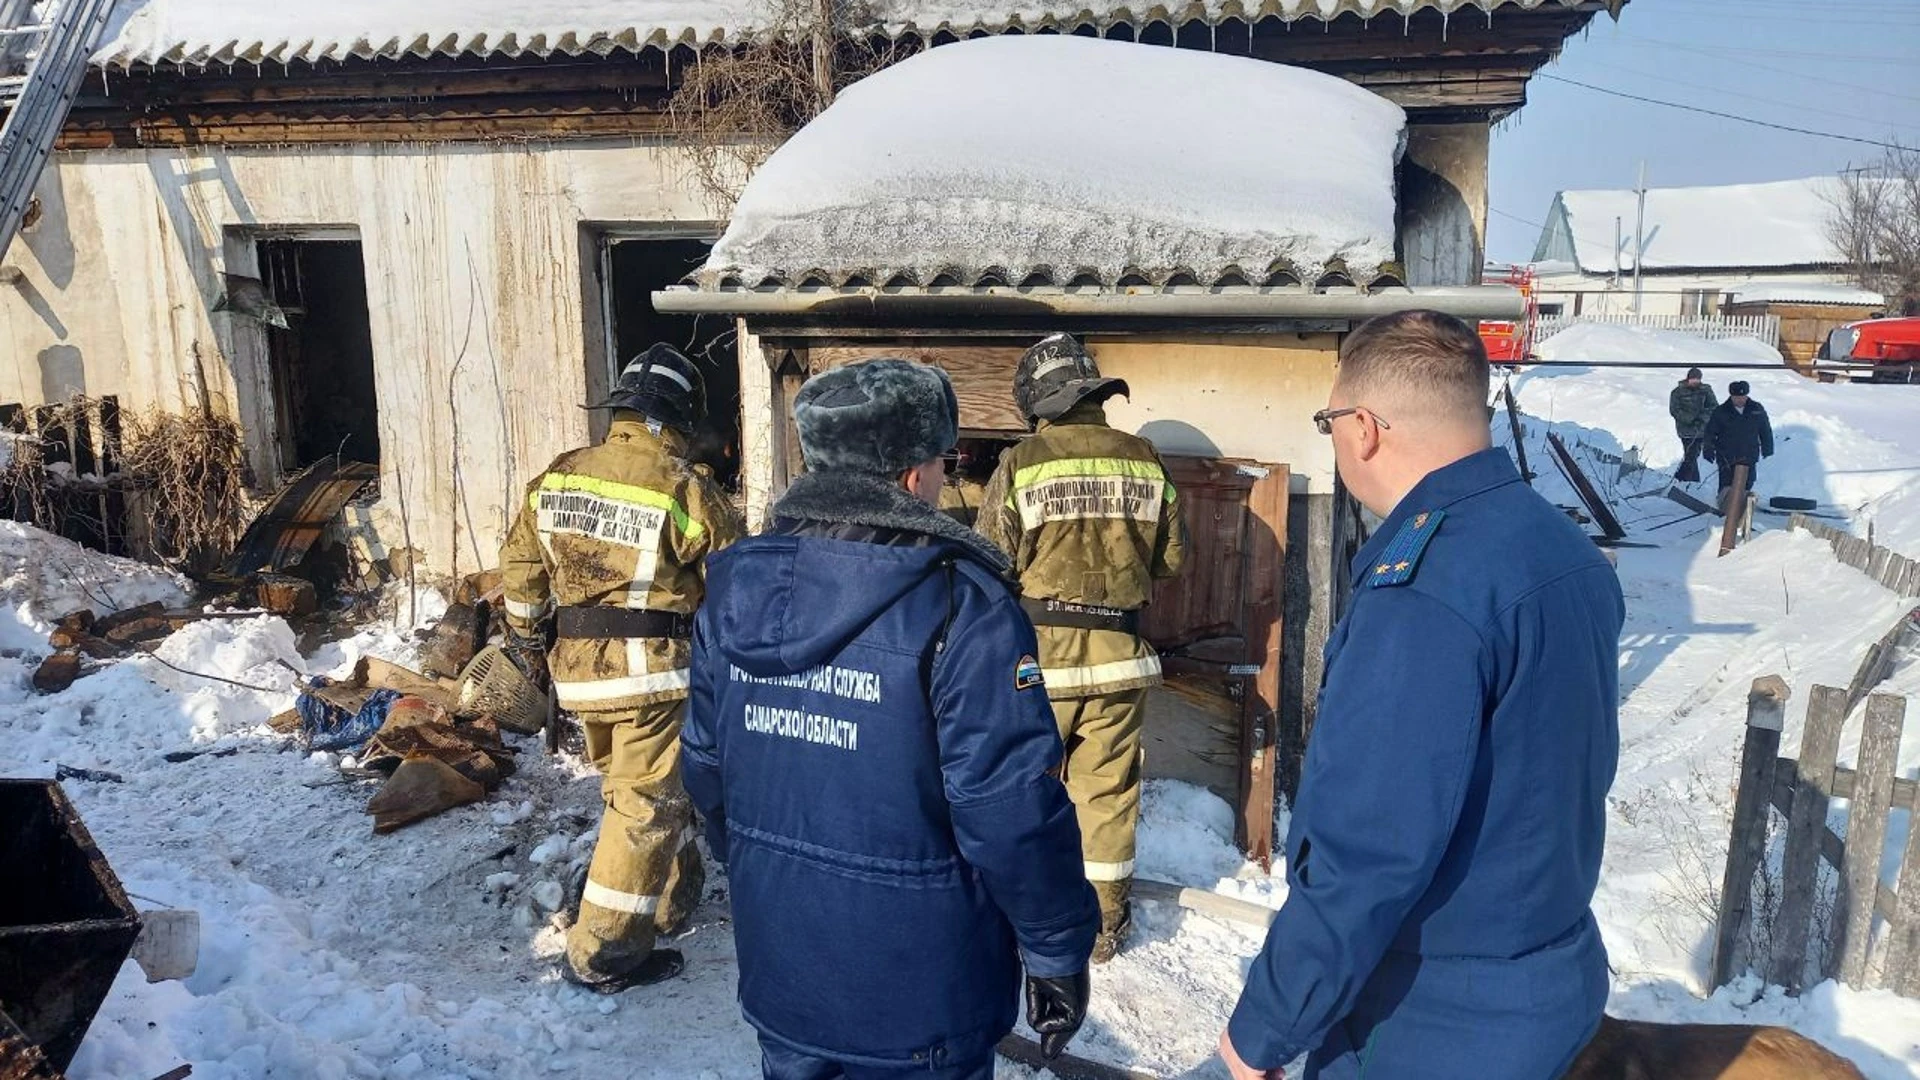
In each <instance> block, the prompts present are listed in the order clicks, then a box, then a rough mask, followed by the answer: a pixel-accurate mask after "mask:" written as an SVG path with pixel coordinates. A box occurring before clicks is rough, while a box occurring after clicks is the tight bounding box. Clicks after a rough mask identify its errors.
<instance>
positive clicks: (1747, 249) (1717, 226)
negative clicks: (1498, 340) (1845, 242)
mask: <svg viewBox="0 0 1920 1080" xmlns="http://www.w3.org/2000/svg"><path fill="white" fill-rule="evenodd" d="M1836 182H1837V181H1835V179H1834V178H1833V177H1831V176H1812V177H1804V178H1801V179H1797V180H1771V181H1761V182H1755V183H1746V184H1706V185H1697V186H1692V187H1666V188H1648V189H1647V213H1646V252H1645V256H1646V259H1645V263H1644V266H1645V268H1646V269H1648V270H1684V269H1738V268H1746V267H1755V268H1760V267H1786V266H1802V267H1811V266H1833V265H1838V264H1839V263H1840V262H1841V261H1842V259H1841V256H1840V253H1839V251H1838V250H1837V249H1836V248H1835V247H1834V245H1833V242H1832V241H1831V240H1830V239H1829V238H1828V236H1827V233H1826V229H1827V219H1828V217H1829V215H1830V214H1831V212H1832V206H1831V203H1830V202H1829V201H1828V195H1829V192H1830V190H1831V187H1830V185H1833V184H1835V183H1836ZM1637 201H1638V197H1637V195H1636V193H1635V192H1633V191H1632V190H1630V189H1620V188H1592V189H1576V190H1569V191H1562V192H1561V193H1560V194H1559V195H1558V196H1556V197H1555V200H1554V203H1555V210H1554V217H1553V218H1552V219H1550V220H1549V222H1548V230H1549V231H1548V234H1547V236H1548V237H1551V236H1552V235H1553V234H1554V231H1555V230H1558V229H1560V228H1561V227H1562V225H1564V228H1565V231H1566V232H1568V233H1570V234H1571V235H1570V236H1568V237H1563V239H1564V240H1565V241H1566V244H1567V246H1570V247H1571V254H1572V255H1573V257H1574V261H1576V262H1577V263H1578V264H1579V266H1580V268H1581V269H1582V270H1584V271H1586V272H1587V273H1605V272H1609V271H1611V270H1612V269H1613V267H1614V252H1613V237H1614V221H1615V219H1616V218H1617V219H1619V220H1620V222H1621V224H1622V226H1623V228H1622V231H1621V236H1622V243H1623V245H1624V247H1623V249H1622V252H1621V255H1620V259H1619V262H1620V265H1621V267H1622V268H1624V269H1632V268H1633V263H1634V259H1633V243H1634V238H1633V231H1634V222H1635V217H1636V214H1637V210H1638V207H1637ZM1544 239H1546V237H1543V240H1544ZM1545 248H1546V245H1545V244H1543V245H1542V250H1540V251H1538V252H1536V254H1537V255H1541V256H1554V255H1557V254H1559V253H1560V252H1562V251H1565V250H1566V247H1558V248H1556V250H1555V251H1547V250H1546V249H1545Z"/></svg>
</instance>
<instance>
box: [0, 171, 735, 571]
mask: <svg viewBox="0 0 1920 1080" xmlns="http://www.w3.org/2000/svg"><path fill="white" fill-rule="evenodd" d="M38 190H39V194H40V197H41V200H42V204H43V206H44V207H45V209H46V215H45V218H44V219H43V220H42V221H41V222H40V223H39V224H38V225H37V226H36V227H35V228H34V229H33V230H32V231H31V232H29V233H26V234H24V235H23V236H22V237H21V239H20V240H19V241H18V242H16V243H15V244H14V246H13V248H12V249H11V250H10V251H9V252H8V254H7V257H6V260H5V262H6V265H9V266H14V267H18V268H19V270H20V271H21V274H22V279H21V281H19V282H18V283H16V284H13V285H0V403H7V402H22V403H28V404H34V403H39V402H42V401H45V400H48V399H52V398H57V397H61V396H64V395H65V394H67V393H69V392H71V391H74V390H84V391H85V392H86V393H89V394H95V395H100V394H117V395H119V396H120V397H121V399H122V401H123V403H124V404H127V405H129V406H133V407H144V406H150V405H161V406H170V407H178V406H181V405H183V404H187V403H190V402H193V401H195V400H197V399H198V398H199V397H200V396H201V393H202V391H201V389H200V388H201V386H203V385H204V387H205V395H206V396H207V398H208V400H209V402H210V404H212V405H213V406H214V407H215V408H218V409H222V410H225V411H227V412H229V413H230V414H232V415H235V416H237V417H239V418H240V419H241V420H242V422H243V424H245V425H247V427H248V428H249V431H250V434H251V435H253V436H255V441H256V442H257V443H263V444H264V442H270V438H267V439H265V440H262V439H260V438H259V437H258V436H259V435H260V433H261V431H262V429H263V428H264V427H265V426H266V421H267V416H266V413H265V412H264V411H263V410H264V409H265V408H266V406H265V405H264V404H263V401H262V398H263V395H264V385H265V384H264V381H263V379H262V378H261V372H259V371H258V370H255V363H254V360H253V357H254V355H255V353H256V351H257V350H255V349H252V348H250V347H248V341H249V335H252V334H254V330H253V329H252V327H251V326H250V325H249V324H247V323H246V321H245V320H243V319H239V318H237V317H235V316H232V315H229V314H226V313H214V312H213V311H212V310H211V309H212V306H213V304H214V303H215V301H216V299H217V298H218V297H219V296H220V294H221V286H220V277H219V275H220V273H221V272H222V271H223V270H224V269H226V259H227V246H228V245H227V244H226V240H227V239H228V236H229V233H228V230H230V229H233V228H236V227H259V228H273V227H288V228H297V227H318V226H347V227H351V228H353V229H354V230H356V231H357V232H358V234H359V238H360V240H361V242H362V244H363V251H364V255H365V259H366V270H367V291H368V301H369V309H370V312H371V322H372V331H373V351H374V364H375V370H376V375H375V378H376V385H377V390H378V394H379V405H380V423H381V432H380V441H381V448H382V457H383V459H384V460H383V461H382V462H381V471H382V478H381V480H382V482H381V494H382V499H381V504H380V506H379V508H378V515H377V520H379V521H380V523H381V526H382V531H383V533H385V534H386V536H385V538H386V539H387V541H388V543H389V545H390V546H394V547H398V546H399V545H400V543H401V540H400V531H401V530H400V528H399V525H400V517H401V516H402V509H403V506H402V503H403V498H404V504H405V506H404V509H405V517H406V519H407V521H406V528H407V531H409V532H411V534H412V537H413V540H412V542H413V544H414V546H415V547H416V548H419V549H420V550H422V551H423V552H424V553H425V554H426V556H427V560H428V562H429V564H430V565H431V566H432V567H433V568H434V569H437V570H442V571H454V570H459V571H461V572H465V571H470V570H473V569H475V568H477V567H478V566H482V565H487V566H490V565H492V564H493V562H494V559H495V554H496V552H497V549H498V545H499V541H500V538H501V536H502V534H503V533H504V531H505V527H506V525H507V523H508V515H509V513H510V512H511V508H512V507H513V506H515V505H516V504H517V502H518V492H519V491H520V490H521V488H522V487H523V486H524V485H525V483H526V482H527V481H528V480H529V479H530V478H531V476H532V475H533V474H534V473H535V472H536V471H538V470H539V469H540V468H542V467H543V466H544V465H545V464H546V463H547V461H549V460H550V459H551V458H552V457H553V456H554V455H555V454H557V453H559V452H560V451H562V450H564V449H566V448H568V447H570V446H573V445H577V444H579V443H580V442H582V441H584V440H585V439H586V437H587V422H586V414H585V413H584V412H583V411H582V410H580V409H579V408H577V407H576V406H577V405H578V404H579V403H580V402H581V401H582V400H583V398H584V397H585V394H586V364H587V356H588V355H589V352H590V349H589V345H588V343H587V342H586V341H585V340H584V339H585V329H584V328H585V326H586V319H585V305H586V304H588V303H592V304H596V305H597V304H598V303H599V297H598V296H597V294H596V295H591V296H589V295H587V294H588V289H589V283H590V281H591V278H590V274H589V270H590V268H588V267H583V265H582V262H583V246H582V229H581V226H582V225H583V224H585V223H603V222H604V223H627V222H640V223H655V222H658V223H672V222H688V223H692V222H702V221H706V220H710V219H711V218H712V216H713V214H712V211H711V209H710V208H709V207H708V206H707V205H705V203H704V202H703V201H702V200H701V199H700V197H699V196H698V194H697V191H696V188H695V186H694V184H693V182H692V180H691V179H690V177H689V175H688V174H687V172H686V171H685V170H684V169H683V168H682V166H681V163H680V162H679V160H678V158H677V155H676V154H675V152H673V151H671V150H669V149H665V148H661V147H656V146H648V145H640V144H635V143H630V142H626V141H605V142H572V143H560V144H532V143H528V144H481V145H449V144H421V145H411V146H409V145H399V146H379V147H366V146H340V147H300V148H287V149H244V150H232V151H228V150H223V149H219V148H198V149H186V150H152V151H88V152H82V153H77V154H62V155H58V156H56V158H55V159H54V161H53V162H52V163H51V164H50V166H49V168H48V169H47V171H46V173H45V175H44V176H43V177H42V180H41V182H40V186H39V189H38ZM239 247H242V248H243V247H244V245H239ZM591 351H593V352H594V353H595V354H596V355H597V346H596V348H595V349H593V350H591ZM76 384H78V385H76ZM456 430H457V437H456ZM265 460H266V459H265V458H263V457H261V456H259V455H256V466H258V467H262V468H264V464H265Z"/></svg>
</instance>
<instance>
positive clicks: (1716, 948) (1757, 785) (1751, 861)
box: [1709, 675, 1792, 988]
mask: <svg viewBox="0 0 1920 1080" xmlns="http://www.w3.org/2000/svg"><path fill="white" fill-rule="evenodd" d="M1791 694H1792V691H1791V690H1789V689H1788V688H1787V684H1786V681H1785V680H1784V679H1782V678H1780V676H1778V675H1767V676H1764V677H1762V678H1758V679H1755V680H1754V681H1753V688H1752V689H1751V690H1749V691H1748V692H1747V739H1746V746H1745V747H1744V748H1743V749H1742V750H1741V754H1740V786H1739V788H1738V789H1737V793H1736V794H1735V796H1734V804H1733V834H1732V836H1731V838H1730V839H1729V840H1728V843H1727V867H1726V875H1725V877H1723V878H1722V879H1721V883H1720V919H1719V925H1718V927H1717V930H1716V934H1715V937H1714V943H1713V965H1712V968H1711V978H1712V982H1711V983H1710V984H1709V985H1711V986H1713V987H1715V988H1718V987H1721V986H1725V985H1726V984H1727V983H1728V982H1729V981H1731V980H1732V979H1733V977H1734V976H1735V975H1736V974H1739V972H1737V971H1736V970H1735V965H1736V964H1738V963H1739V960H1740V953H1741V950H1742V948H1743V947H1744V945H1745V942H1746V939H1747V929H1748V926H1749V924H1750V923H1751V922H1752V919H1753V875H1754V873H1755V871H1757V870H1758V869H1759V868H1760V860H1761V859H1762V858H1764V857H1765V855H1766V848H1767V821H1768V818H1769V817H1770V815H1771V810H1770V807H1769V804H1770V802H1771V796H1772V793H1773V777H1774V768H1775V762H1776V760H1777V759H1778V758H1779V756H1780V731H1781V729H1782V728H1783V727H1785V725H1786V713H1787V699H1788V697H1789V696H1791Z"/></svg>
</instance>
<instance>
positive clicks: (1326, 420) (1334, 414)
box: [1313, 405, 1393, 435]
mask: <svg viewBox="0 0 1920 1080" xmlns="http://www.w3.org/2000/svg"><path fill="white" fill-rule="evenodd" d="M1361 411H1365V412H1366V414H1367V415H1368V416H1371V417H1373V422H1374V423H1376V424H1379V425H1380V426H1381V427H1383V428H1386V429H1388V430H1389V431H1391V430H1392V429H1393V425H1392V424H1389V423H1387V421H1386V418H1385V417H1383V416H1381V415H1380V414H1379V413H1377V412H1374V411H1373V410H1372V409H1369V408H1367V407H1366V406H1365V405H1354V406H1352V407H1350V408H1345V409H1321V410H1320V411H1319V412H1317V413H1314V414H1313V426H1314V427H1316V428H1319V429H1320V434H1322V435H1331V434H1333V422H1334V421H1335V420H1338V419H1340V418H1341V417H1343V416H1348V415H1351V414H1353V413H1358V412H1361Z"/></svg>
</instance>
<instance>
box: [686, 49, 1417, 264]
mask: <svg viewBox="0 0 1920 1080" xmlns="http://www.w3.org/2000/svg"><path fill="white" fill-rule="evenodd" d="M1051 101H1072V102H1074V103H1075V105H1076V107H1075V108H1073V109H1062V108H1047V107H1042V105H1043V103H1047V102H1051ZM1219 101H1236V102H1239V103H1241V104H1242V106H1244V108H1243V109H1242V110H1238V111H1235V112H1233V113H1232V114H1230V115H1228V114H1222V113H1221V112H1220V110H1218V109H1209V108H1206V107H1204V106H1205V105H1206V103H1208V102H1219ZM1248 114H1252V115H1260V116H1265V117H1270V118H1273V122H1272V123H1269V124H1266V125H1260V126H1256V127H1254V128H1251V129H1249V128H1248V127H1247V126H1246V125H1245V124H1243V123H1241V122H1240V117H1241V116H1243V115H1248ZM1405 123H1406V114H1405V113H1404V112H1402V111H1401V109H1400V108H1399V107H1398V106H1396V105H1394V104H1392V103H1391V102H1389V101H1387V100H1386V99H1384V98H1381V97H1379V96H1377V95H1375V94H1372V93H1370V92H1368V91H1367V90H1364V89H1362V88H1360V87H1357V86H1355V85H1353V84H1352V83H1349V82H1347V81H1346V80H1344V79H1340V78H1338V77H1335V76H1331V75H1323V74H1320V73H1318V72H1314V71H1308V70H1305V69H1302V68H1295V67H1288V66H1286V65H1282V64H1275V63H1271V62H1267V61H1260V60H1252V59H1247V58H1243V57H1233V56H1222V55H1218V54H1214V53H1205V52H1198V51H1194V50H1180V49H1167V48H1160V47H1156V46H1149V45H1135V44H1129V43H1126V42H1117V41H1107V40H1104V39H1100V38H1085V37H1073V36H1052V35H1048V36H1038V35H1034V36H1011V37H993V38H981V39H977V40H971V41H966V42H961V43H957V44H954V45H950V46H946V47H943V48H939V49H932V50H929V51H927V52H924V53H921V54H919V55H917V56H914V57H912V58H910V59H908V60H906V61H903V62H902V63H900V64H897V65H895V66H893V67H890V68H887V69H886V70H884V71H881V72H880V73H878V74H876V75H873V76H871V77H869V78H868V79H866V80H865V81H863V82H860V83H858V84H856V85H854V86H853V87H852V88H850V89H848V90H847V91H846V92H845V93H843V94H842V95H841V96H840V98H839V100H838V101H836V102H835V103H834V104H833V106H832V107H831V108H829V109H828V110H827V111H826V112H825V113H823V114H822V115H821V116H820V117H819V118H817V119H815V120H814V121H813V122H812V123H810V124H808V125H807V126H806V127H805V128H802V129H801V130H800V131H799V132H798V133H797V134H796V135H794V137H793V138H792V139H791V140H789V141H788V142H787V143H786V144H785V145H784V146H782V147H781V148H780V149H779V150H778V151H777V152H775V154H774V155H773V157H771V158H770V159H768V161H767V163H766V164H765V165H763V166H762V167H761V168H760V170H759V171H758V172H757V173H756V174H755V176H754V178H753V180H752V181H751V182H750V183H749V184H748V185H747V188H746V191H745V192H744V193H743V194H742V196H741V198H740V201H739V203H738V205H737V206H736V207H735V208H734V213H733V217H732V221H731V223H730V224H729V226H728V228H727V232H726V234H725V235H724V236H723V237H722V238H721V239H720V242H719V243H718V244H716V245H715V246H714V249H713V253H712V256H711V257H710V258H709V259H708V261H707V264H706V267H705V269H704V271H703V272H702V273H701V274H700V275H696V280H697V281H699V282H700V283H701V284H703V285H706V286H708V287H715V286H716V285H718V286H719V287H746V288H764V287H769V286H771V287H783V286H784V287H793V286H796V285H802V286H804V285H805V284H806V283H807V281H808V280H809V278H818V279H820V280H822V281H824V282H826V283H828V284H835V283H836V279H837V280H838V282H841V283H844V282H845V281H847V280H850V279H852V278H855V277H858V278H861V279H864V280H866V281H869V282H872V283H873V284H876V285H879V284H884V283H886V282H888V281H890V280H895V279H902V280H906V281H911V282H914V283H916V284H928V283H931V282H934V281H936V280H938V281H940V282H941V283H942V284H947V283H951V284H953V285H956V286H968V285H977V284H980V283H981V282H982V281H983V279H985V278H986V277H987V276H988V271H993V276H994V277H996V278H999V279H1003V280H1008V282H1009V283H1010V284H1016V285H1017V284H1020V283H1023V282H1026V281H1028V280H1030V279H1038V280H1042V281H1045V280H1048V279H1051V283H1052V284H1056V285H1058V284H1065V283H1071V282H1073V281H1075V280H1077V279H1084V278H1091V279H1092V280H1094V281H1097V282H1098V283H1099V284H1101V285H1103V286H1107V287H1114V286H1120V285H1123V284H1126V285H1130V284H1135V283H1141V284H1145V285H1149V286H1153V287H1166V286H1167V285H1176V286H1177V285H1184V284H1189V283H1190V284H1194V285H1214V284H1220V283H1223V282H1228V281H1230V279H1232V278H1233V277H1236V276H1237V277H1238V278H1241V279H1244V280H1245V281H1246V282H1247V284H1250V285H1262V284H1267V283H1269V282H1272V281H1274V280H1275V279H1276V278H1279V279H1280V280H1281V281H1282V282H1284V283H1288V284H1300V283H1304V284H1309V285H1311V284H1315V283H1318V282H1320V281H1321V280H1323V278H1324V275H1326V274H1328V273H1329V272H1336V273H1339V274H1340V275H1341V276H1342V278H1343V279H1344V280H1345V281H1351V282H1354V283H1373V282H1375V281H1376V280H1377V279H1378V278H1380V277H1381V276H1382V275H1383V272H1384V273H1390V272H1391V271H1390V270H1383V268H1386V267H1387V266H1388V263H1389V261H1390V260H1391V259H1392V258H1393V242H1394V193H1393V172H1394V162H1395V158H1396V156H1397V154H1398V152H1399V145H1400V139H1401V136H1402V132H1403V129H1404V127H1405ZM876 132H877V133H882V134H881V135H879V136H876V135H875V133H876ZM1141 132H1153V133H1155V134H1154V136H1153V138H1151V139H1142V138H1141V137H1140V135H1141ZM1062 268H1073V269H1072V270H1071V271H1066V270H1064V269H1062ZM1063 273H1070V274H1071V276H1069V277H1068V278H1067V280H1066V282H1062V281H1061V280H1060V278H1061V276H1062V274H1063Z"/></svg>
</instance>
